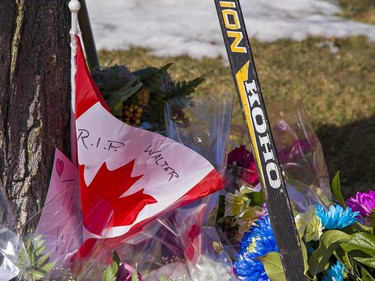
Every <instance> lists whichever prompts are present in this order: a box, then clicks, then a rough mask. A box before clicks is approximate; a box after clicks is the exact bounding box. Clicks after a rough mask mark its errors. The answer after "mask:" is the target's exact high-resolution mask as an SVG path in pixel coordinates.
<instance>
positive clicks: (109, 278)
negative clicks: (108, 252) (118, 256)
mask: <svg viewBox="0 0 375 281" xmlns="http://www.w3.org/2000/svg"><path fill="white" fill-rule="evenodd" d="M117 270H118V265H117V263H115V262H113V263H111V264H110V265H109V266H107V267H106V268H105V269H104V272H103V275H102V281H116V274H117Z"/></svg>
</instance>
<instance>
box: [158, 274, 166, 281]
mask: <svg viewBox="0 0 375 281" xmlns="http://www.w3.org/2000/svg"><path fill="white" fill-rule="evenodd" d="M159 281H167V277H165V275H162V276H160V279H159Z"/></svg>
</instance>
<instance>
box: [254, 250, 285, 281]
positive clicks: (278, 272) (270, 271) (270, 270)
mask: <svg viewBox="0 0 375 281" xmlns="http://www.w3.org/2000/svg"><path fill="white" fill-rule="evenodd" d="M259 260H260V261H261V262H262V263H263V266H264V269H265V271H266V273H267V276H268V277H269V279H271V280H278V281H284V280H285V281H286V277H285V273H284V268H283V265H282V263H281V258H280V255H279V253H277V252H269V253H268V254H267V255H265V256H264V257H260V258H259Z"/></svg>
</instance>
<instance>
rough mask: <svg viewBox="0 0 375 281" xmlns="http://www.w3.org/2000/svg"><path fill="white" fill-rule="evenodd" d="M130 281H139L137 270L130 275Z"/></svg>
mask: <svg viewBox="0 0 375 281" xmlns="http://www.w3.org/2000/svg"><path fill="white" fill-rule="evenodd" d="M131 281H139V279H138V272H137V270H134V271H133V274H132V280H131Z"/></svg>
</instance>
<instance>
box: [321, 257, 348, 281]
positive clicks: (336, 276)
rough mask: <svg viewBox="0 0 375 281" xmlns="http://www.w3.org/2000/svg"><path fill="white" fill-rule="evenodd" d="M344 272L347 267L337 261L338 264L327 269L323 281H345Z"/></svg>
mask: <svg viewBox="0 0 375 281" xmlns="http://www.w3.org/2000/svg"><path fill="white" fill-rule="evenodd" d="M344 270H345V266H344V265H343V264H341V263H340V262H339V261H337V263H336V264H334V265H331V267H330V268H328V269H327V271H326V272H325V274H324V276H323V281H332V280H335V281H343V280H344Z"/></svg>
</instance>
